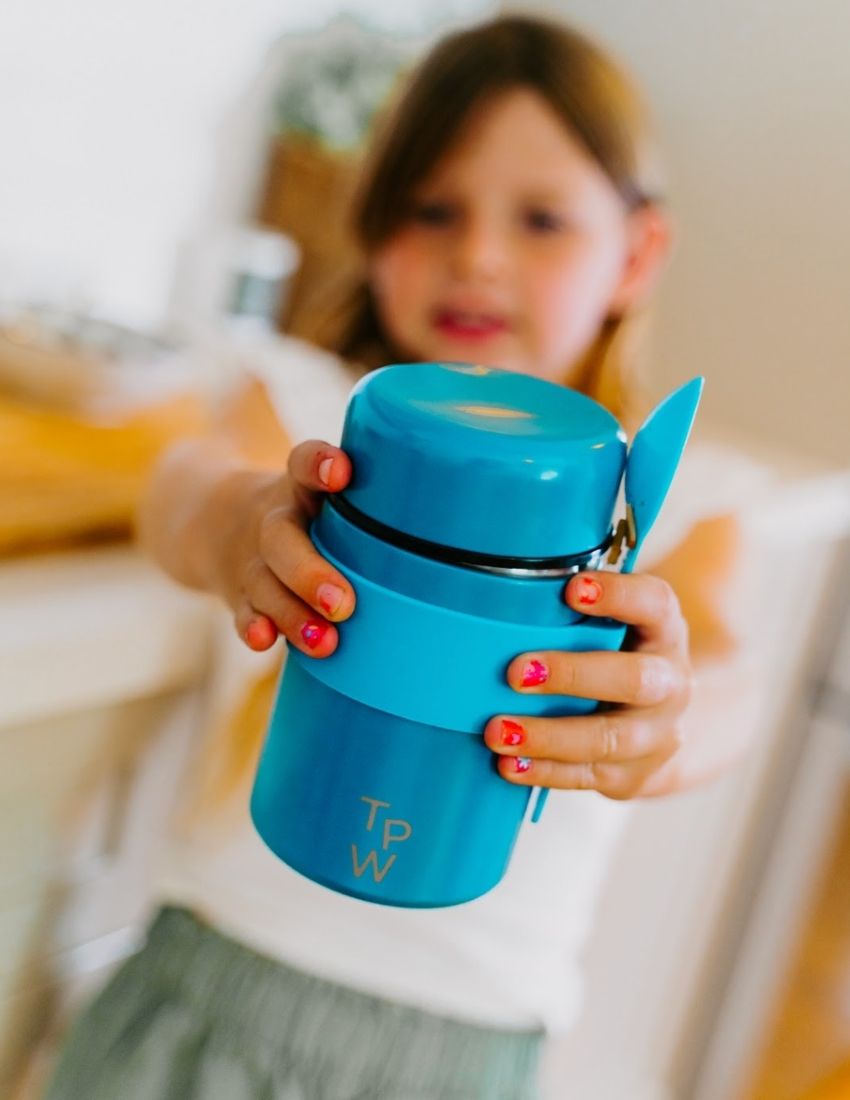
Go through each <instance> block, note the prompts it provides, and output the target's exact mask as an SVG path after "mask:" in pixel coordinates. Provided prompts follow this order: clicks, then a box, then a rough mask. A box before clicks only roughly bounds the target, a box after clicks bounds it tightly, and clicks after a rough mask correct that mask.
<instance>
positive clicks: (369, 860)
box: [351, 844, 395, 882]
mask: <svg viewBox="0 0 850 1100" xmlns="http://www.w3.org/2000/svg"><path fill="white" fill-rule="evenodd" d="M351 861H352V863H353V864H354V874H355V876H356V877H357V878H360V877H361V875H362V874H363V872H364V871H365V870H366V868H367V867H368V866H369V865H370V864H371V865H372V877H373V878H374V879H375V882H381V880H382V879H383V877H384V875H385V874H386V873H387V871H389V869H390V867H392V865H393V863H394V862H395V852H393V854H392V855H391V856H390V858H389V859H388V860H387V862H386V863H385V864H384V866H383V867H378V853H377V852H375V851H374V850H373V851H371V852H370V853H369V854H368V856H366V858H365V859H364V860H363V862H362V863H358V862H357V845H356V844H352V845H351Z"/></svg>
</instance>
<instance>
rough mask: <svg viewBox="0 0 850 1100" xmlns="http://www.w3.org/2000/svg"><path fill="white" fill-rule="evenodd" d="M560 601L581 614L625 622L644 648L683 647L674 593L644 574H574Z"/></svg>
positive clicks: (684, 639) (684, 637) (681, 618)
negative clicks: (631, 628) (562, 599)
mask: <svg viewBox="0 0 850 1100" xmlns="http://www.w3.org/2000/svg"><path fill="white" fill-rule="evenodd" d="M564 598H565V599H566V601H567V603H568V604H569V605H570V607H572V608H573V610H575V611H580V612H581V613H582V614H584V615H593V616H604V617H606V618H610V619H616V620H617V621H618V622H621V623H626V624H627V625H628V626H631V627H633V628H634V631H635V634H636V635H637V637H638V639H639V640H640V641H641V642H643V643H644V645H646V646H648V647H652V648H658V649H663V648H667V647H672V646H675V647H678V648H681V649H684V648H685V647H686V646H687V638H688V630H687V625H686V623H685V618H684V616H683V615H682V610H681V608H680V607H679V601H678V599H677V598H676V593H675V592H674V591H673V589H672V588H671V587H670V585H669V584H668V583H667V582H666V581H664V580H662V579H661V578H660V577H653V576H651V575H650V574H648V573H632V574H627V573H604V572H586V573H578V574H577V575H576V576H575V577H572V578H571V579H570V582H569V584H568V585H567V586H566V589H565V592H564Z"/></svg>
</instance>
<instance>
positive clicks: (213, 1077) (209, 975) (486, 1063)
mask: <svg viewBox="0 0 850 1100" xmlns="http://www.w3.org/2000/svg"><path fill="white" fill-rule="evenodd" d="M541 1040H542V1033H541V1032H516V1031H504V1030H496V1029H491V1028H487V1027H478V1026H475V1025H472V1024H468V1023H461V1022H458V1021H456V1020H450V1019H446V1018H443V1017H440V1016H435V1015H431V1014H430V1013H427V1012H422V1011H420V1010H418V1009H415V1008H411V1007H408V1006H404V1005H398V1004H394V1003H392V1002H390V1001H385V1000H381V999H380V998H377V997H373V996H370V995H367V994H364V993H360V992H357V991H355V990H352V989H348V988H345V987H343V986H338V985H335V984H334V983H333V982H328V981H324V980H323V979H320V978H316V977H313V976H312V975H310V974H306V973H303V972H301V971H298V970H294V969H292V968H291V967H289V966H286V965H285V964H283V963H280V962H277V961H275V960H273V959H269V958H266V957H265V956H263V955H259V954H257V953H256V952H254V951H252V950H251V949H250V948H248V947H245V946H243V945H242V944H239V943H237V942H235V941H234V940H231V939H228V938H227V937H226V936H223V935H222V934H221V933H219V932H216V931H215V930H214V929H212V928H210V927H208V926H206V925H204V924H202V923H201V922H200V921H199V920H198V919H197V918H195V917H194V916H193V915H192V914H191V913H189V912H187V911H186V910H184V909H175V908H166V909H163V910H162V911H161V912H160V913H159V914H158V915H157V917H156V918H155V920H154V921H153V924H152V925H151V928H150V930H149V933H148V936H147V941H146V943H145V946H144V947H143V948H142V950H141V951H140V952H139V953H138V954H136V955H134V956H132V958H130V959H128V960H127V962H125V963H124V964H123V965H122V966H121V967H120V969H119V970H118V971H117V973H116V974H115V975H114V976H113V977H112V979H111V980H110V981H109V983H108V984H107V986H106V988H105V989H104V990H103V992H102V993H101V994H100V995H99V996H98V997H97V998H96V999H95V1000H94V1002H93V1003H92V1004H91V1005H90V1006H89V1007H88V1008H87V1009H86V1010H85V1011H84V1012H83V1014H82V1016H81V1017H80V1018H79V1019H78V1020H77V1021H76V1023H75V1024H74V1026H73V1027H72V1029H71V1032H70V1034H69V1036H68V1039H67V1041H66V1044H65V1046H64V1047H63V1049H62V1051H61V1054H60V1057H59V1060H58V1063H57V1066H56V1069H55V1072H54V1077H53V1079H52V1081H51V1083H50V1085H49V1086H48V1089H47V1092H46V1094H45V1100H534V1098H536V1097H537V1095H538V1093H537V1088H536V1083H535V1082H536V1078H537V1065H538V1059H539V1055H540V1047H541Z"/></svg>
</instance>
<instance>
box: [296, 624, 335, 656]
mask: <svg viewBox="0 0 850 1100" xmlns="http://www.w3.org/2000/svg"><path fill="white" fill-rule="evenodd" d="M329 627H330V624H329V623H317V622H316V621H315V619H308V620H307V622H306V623H305V624H304V625H303V626H302V627H301V637H302V638H303V639H304V641H305V642H306V643H307V645H308V646H309V647H310V649H315V648H316V646H317V645H318V644H319V642H320V641H321V640H322V638H324V636H325V635H326V634H327V632H328V629H329Z"/></svg>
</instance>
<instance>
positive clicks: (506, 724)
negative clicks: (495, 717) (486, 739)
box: [502, 718, 525, 745]
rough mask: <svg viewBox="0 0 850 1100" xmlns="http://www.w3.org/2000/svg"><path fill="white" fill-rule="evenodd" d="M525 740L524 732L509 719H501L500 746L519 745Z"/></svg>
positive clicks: (517, 723)
mask: <svg viewBox="0 0 850 1100" xmlns="http://www.w3.org/2000/svg"><path fill="white" fill-rule="evenodd" d="M524 740H525V730H524V729H523V728H522V726H521V725H520V724H519V722H514V721H512V720H511V719H510V718H503V719H502V744H503V745H521V744H522V743H523V741H524Z"/></svg>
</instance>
